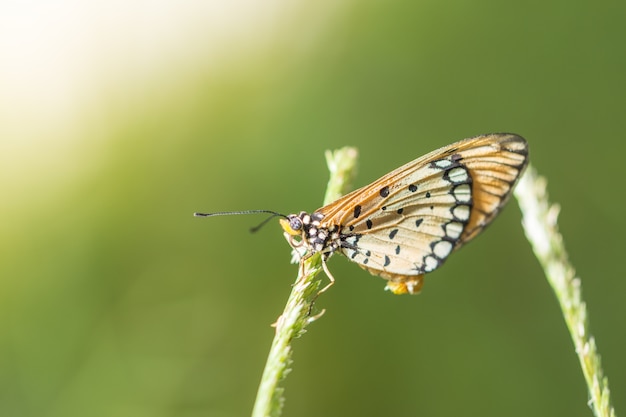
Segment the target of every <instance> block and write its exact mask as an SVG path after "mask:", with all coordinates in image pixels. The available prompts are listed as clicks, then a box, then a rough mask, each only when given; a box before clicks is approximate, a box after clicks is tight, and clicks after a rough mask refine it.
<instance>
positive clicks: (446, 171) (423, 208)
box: [316, 134, 528, 293]
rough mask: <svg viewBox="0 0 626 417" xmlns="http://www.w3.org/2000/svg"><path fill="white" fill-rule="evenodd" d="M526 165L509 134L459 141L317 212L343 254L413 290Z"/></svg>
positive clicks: (521, 147) (485, 216)
mask: <svg viewBox="0 0 626 417" xmlns="http://www.w3.org/2000/svg"><path fill="white" fill-rule="evenodd" d="M527 163H528V145H527V143H526V141H525V140H524V139H523V138H522V137H520V136H518V135H514V134H490V135H484V136H477V137H474V138H470V139H465V140H462V141H460V142H456V143H453V144H451V145H448V146H445V147H443V148H440V149H437V150H435V151H433V152H430V153H429V154H426V155H424V156H422V157H420V158H418V159H416V160H414V161H412V162H409V163H408V164H406V165H403V166H402V167H400V168H398V169H396V170H394V171H392V172H390V173H389V174H387V175H385V176H383V177H382V178H380V179H378V180H376V181H374V182H373V183H371V184H370V185H367V186H365V187H363V188H360V189H358V190H355V191H353V192H351V193H349V194H347V195H345V196H343V197H341V198H340V199H338V200H336V201H335V202H333V203H331V204H329V205H327V206H324V207H322V208H320V209H319V210H317V211H316V213H319V214H322V215H323V216H324V217H323V220H322V222H321V225H322V226H323V227H328V228H332V227H333V226H338V227H340V235H341V239H342V245H341V249H340V251H341V253H343V254H344V255H346V256H347V257H348V258H349V259H350V260H352V261H354V262H356V263H357V264H359V265H360V266H361V267H363V268H365V269H367V270H368V271H370V272H371V273H373V274H375V275H379V276H381V277H383V278H386V279H388V280H389V283H388V285H387V286H388V288H390V289H391V290H392V291H393V292H394V293H406V292H410V293H416V292H419V289H420V287H421V285H422V275H423V274H424V273H426V272H430V271H432V270H434V269H436V268H438V267H439V266H441V264H442V263H443V262H444V261H445V259H446V258H447V257H448V255H449V254H450V253H451V252H452V251H453V250H455V249H457V248H459V247H460V246H462V245H463V244H464V243H466V242H468V241H469V240H471V239H473V238H474V237H475V236H476V235H477V234H478V233H480V231H481V230H483V229H484V228H485V227H486V226H487V225H488V224H489V223H491V221H492V220H493V219H494V218H495V216H496V215H497V214H498V213H499V211H500V210H501V209H502V207H503V205H504V204H505V203H506V201H507V200H508V198H509V197H510V194H511V190H512V189H513V187H514V185H515V183H516V181H517V180H518V178H519V177H520V175H521V173H522V172H523V170H524V168H525V167H526V165H527Z"/></svg>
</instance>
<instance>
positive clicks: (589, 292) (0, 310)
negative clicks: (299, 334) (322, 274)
mask: <svg viewBox="0 0 626 417" xmlns="http://www.w3.org/2000/svg"><path fill="white" fill-rule="evenodd" d="M25 3H26V2H25ZM27 3H28V4H24V5H18V4H17V2H7V3H6V4H3V5H2V6H0V16H1V17H0V28H1V29H0V54H1V55H0V163H1V166H0V175H1V176H0V186H1V189H2V197H1V201H0V216H1V218H2V221H1V222H0V236H1V239H0V244H1V248H0V415H1V416H7V417H9V416H16V417H18V416H33V417H53V416H54V417H61V416H62V417H70V416H81V417H84V416H94V417H100V416H121V417H124V416H128V417H131V416H132V417H141V416H151V417H156V416H173V417H174V416H175V417H196V416H216V417H230V416H245V415H249V413H250V411H251V409H252V404H253V401H254V398H255V394H256V389H257V385H258V382H259V380H260V376H261V372H262V369H263V365H264V362H265V359H266V355H267V352H268V349H269V346H270V343H271V340H272V337H273V330H272V328H271V327H270V324H271V323H272V322H273V321H274V320H275V319H276V318H277V317H278V315H279V314H280V312H281V311H282V308H283V305H284V302H285V300H286V298H287V295H288V294H289V291H290V285H291V283H292V280H293V278H294V277H295V274H296V266H294V265H291V264H290V263H289V258H290V249H289V247H288V245H287V244H286V242H285V241H284V239H283V237H282V234H281V231H280V228H279V226H278V224H277V222H274V223H271V224H270V225H268V226H266V227H265V228H264V229H263V230H261V231H260V232H259V233H257V234H254V235H251V234H250V233H249V232H248V229H249V227H250V226H253V225H255V224H257V223H258V222H260V221H261V220H263V217H222V218H213V219H198V218H194V217H192V213H193V212H194V211H220V210H240V209H271V210H277V211H280V212H283V213H291V212H297V211H300V210H307V211H311V210H314V209H316V208H318V207H319V206H320V205H321V201H322V197H323V192H324V189H325V185H326V181H327V176H328V175H327V171H326V167H325V162H324V156H323V153H324V151H325V150H326V149H334V148H338V147H341V146H344V145H354V146H357V147H358V148H359V150H360V153H361V157H360V167H359V176H358V179H357V183H356V184H355V186H361V185H365V184H367V183H369V182H371V181H372V180H374V179H376V178H378V177H379V176H381V175H383V174H385V173H386V172H388V171H390V170H392V169H394V168H396V167H398V166H400V165H401V164H403V163H405V162H407V161H409V160H412V159H414V158H416V157H418V156H420V155H422V154H424V153H426V152H428V151H431V150H433V149H435V148H437V147H440V146H443V145H446V144H448V143H451V142H453V141H456V140H459V139H462V138H464V137H469V136H474V135H477V134H481V133H489V132H502V131H505V132H515V133H519V134H521V135H523V136H524V137H526V138H527V139H528V141H529V143H530V149H531V159H532V163H533V164H534V165H535V167H536V168H537V169H538V170H539V172H540V173H541V174H543V175H545V176H547V178H548V180H549V192H550V194H551V198H552V200H554V201H556V202H559V203H560V204H561V206H562V213H561V217H560V226H561V231H562V233H563V235H564V236H565V239H566V245H567V248H568V250H569V252H570V256H571V260H572V262H573V263H574V265H575V266H576V268H577V271H578V273H579V275H580V276H581V278H582V282H583V295H584V297H585V300H586V301H587V304H588V309H589V311H590V317H591V330H592V332H593V334H594V335H595V337H596V339H597V343H598V346H599V349H600V353H601V354H602V359H603V364H604V369H605V372H606V373H607V375H608V377H609V380H610V386H611V388H612V394H613V400H614V403H615V406H616V409H617V412H618V414H619V413H620V412H621V413H623V412H624V410H626V400H625V399H624V395H623V393H624V391H625V389H626V361H625V360H624V357H623V356H624V355H623V354H624V351H626V326H625V325H624V322H625V319H626V303H625V302H624V294H625V293H626V280H624V279H623V277H622V268H621V267H620V266H619V265H620V263H619V260H620V259H621V257H622V256H624V255H623V254H622V250H623V249H624V240H623V236H624V233H625V232H626V220H625V219H624V215H623V207H624V206H623V205H624V204H625V202H626V197H625V195H624V188H625V187H624V185H623V183H621V182H620V181H621V179H620V178H622V177H623V171H622V169H623V167H624V161H623V156H622V155H623V153H624V151H625V150H626V143H625V141H624V137H623V135H624V132H625V131H626V129H625V127H626V116H625V114H626V113H625V110H626V51H625V49H624V40H625V39H626V25H625V24H624V22H625V18H626V3H623V2H616V1H613V2H611V1H599V2H593V3H592V2H566V1H551V2H545V1H527V2H518V3H514V2H501V1H494V0H483V1H474V2H467V1H450V2H434V1H420V2H411V1H389V2H380V1H347V0H346V1H341V2H333V1H321V2H305V1H300V2H288V1H281V0H276V1H273V2H252V1H249V0H248V1H243V0H238V1H233V2H193V1H189V2H173V1H161V2H147V1H143V2H133V4H132V5H128V4H126V3H122V2H121V1H120V0H117V1H113V2H106V3H102V4H87V3H85V4H83V3H80V2H72V1H67V2H65V3H63V2H60V3H59V2H55V3H54V5H52V3H50V4H48V3H45V2H27ZM330 268H331V270H332V271H333V273H334V275H335V277H336V278H337V284H336V285H335V286H334V287H333V288H332V290H331V291H329V292H327V293H325V294H324V295H323V297H321V298H320V299H319V300H318V302H317V306H318V307H319V308H325V309H326V314H325V315H324V317H323V318H322V319H320V320H319V321H318V322H316V323H314V324H313V325H312V326H311V327H309V330H308V333H307V334H306V336H305V337H303V338H301V339H300V340H297V341H296V342H295V355H294V361H295V362H294V370H293V372H292V373H291V374H290V375H289V377H288V379H287V380H286V383H285V387H286V397H287V402H286V406H285V410H284V415H285V416H302V417H306V416H412V415H428V416H451V415H470V416H471V415H481V416H503V415H505V416H529V415H541V416H553V415H557V416H565V415H567V416H581V417H582V416H590V415H591V410H590V409H589V408H588V407H587V404H586V402H587V392H586V386H585V384H584V381H583V377H582V373H581V371H580V369H579V366H578V361H577V357H576V355H575V352H574V348H573V344H572V342H571V341H570V339H569V335H568V333H567V331H566V328H565V324H564V321H563V318H562V316H561V315H560V312H559V308H558V306H557V303H556V300H555V297H554V296H553V294H552V292H551V289H550V288H549V286H548V284H547V283H546V281H545V279H544V278H543V275H542V271H541V270H540V268H539V266H538V263H537V261H536V260H535V258H534V257H533V255H532V253H531V250H530V248H529V245H528V243H527V242H526V240H525V239H524V236H523V232H522V230H521V228H520V213H519V209H518V208H517V207H516V203H515V201H511V204H510V205H509V207H508V208H507V209H506V210H505V211H504V212H503V213H502V215H501V216H500V218H499V219H498V220H497V221H496V222H495V224H494V225H493V226H492V227H491V228H489V229H488V231H487V232H486V233H485V234H484V235H482V236H481V237H480V238H479V239H477V240H476V241H475V242H473V243H472V244H470V245H468V246H467V247H466V248H464V249H463V250H462V251H460V252H459V253H458V254H456V255H455V256H454V257H452V259H451V260H450V261H449V262H448V263H447V264H446V265H445V267H444V268H442V269H441V270H438V271H436V272H434V273H433V274H430V275H428V276H427V279H426V284H425V288H424V291H423V293H422V294H421V295H419V296H416V297H409V296H403V297H398V296H393V295H391V294H390V293H388V292H385V291H383V287H384V281H383V280H381V279H379V278H376V277H372V276H370V275H369V274H368V273H367V272H365V271H363V270H361V269H360V268H358V267H356V266H355V265H354V264H351V263H350V262H348V261H347V260H345V259H343V258H341V257H336V258H333V259H332V262H330Z"/></svg>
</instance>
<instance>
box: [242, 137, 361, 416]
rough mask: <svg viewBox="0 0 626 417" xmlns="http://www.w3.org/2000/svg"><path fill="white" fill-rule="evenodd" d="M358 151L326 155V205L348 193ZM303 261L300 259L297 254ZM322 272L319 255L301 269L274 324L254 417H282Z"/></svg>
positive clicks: (328, 152)
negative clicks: (296, 350)
mask: <svg viewBox="0 0 626 417" xmlns="http://www.w3.org/2000/svg"><path fill="white" fill-rule="evenodd" d="M357 155H358V154H357V151H356V149H354V148H349V147H346V148H342V149H338V150H336V151H334V152H330V151H327V152H326V162H327V164H328V169H329V170H330V180H329V182H328V187H327V189H326V196H325V198H324V205H326V204H329V203H331V202H333V201H335V200H336V199H338V198H339V197H341V196H342V195H343V194H345V193H346V192H347V191H348V187H349V186H350V183H351V181H352V178H353V176H354V172H355V166H356V159H357ZM296 256H297V257H298V259H299V255H298V254H296ZM321 269H322V263H321V257H320V255H319V254H316V255H314V256H311V257H309V258H307V259H306V260H305V261H304V262H302V266H300V267H299V268H298V277H297V278H296V282H295V284H294V286H293V288H292V290H291V294H290V295H289V298H288V299H287V304H286V305H285V309H284V311H283V313H282V314H281V315H280V317H278V320H276V323H275V324H274V326H275V328H276V334H275V336H274V340H273V342H272V347H271V348H270V352H269V355H268V357H267V362H266V364H265V369H264V370H263V376H262V377H261V384H260V385H259V390H258V392H257V397H256V401H255V403H254V408H253V410H252V417H278V416H280V414H281V412H282V407H283V403H284V397H283V391H284V389H283V388H282V387H281V386H280V382H281V381H282V380H283V379H284V378H285V376H286V374H287V373H288V372H289V370H290V366H291V354H292V347H291V342H292V341H293V339H295V338H296V337H298V336H300V335H302V334H303V333H304V329H305V327H306V326H307V325H308V324H309V323H311V322H313V321H315V319H317V318H318V317H319V316H320V315H321V314H322V313H323V310H322V312H321V313H319V314H317V315H311V313H312V310H313V302H314V301H315V299H316V298H317V294H318V291H319V289H320V288H323V287H322V282H323V280H324V277H320V278H316V276H317V274H318V273H319V272H320V271H321Z"/></svg>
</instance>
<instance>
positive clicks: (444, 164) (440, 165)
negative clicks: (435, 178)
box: [433, 159, 452, 169]
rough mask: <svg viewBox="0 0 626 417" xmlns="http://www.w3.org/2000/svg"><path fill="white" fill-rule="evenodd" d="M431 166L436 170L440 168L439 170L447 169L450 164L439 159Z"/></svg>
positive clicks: (445, 160)
mask: <svg viewBox="0 0 626 417" xmlns="http://www.w3.org/2000/svg"><path fill="white" fill-rule="evenodd" d="M433 164H434V165H435V166H436V167H437V168H441V169H446V168H448V167H449V166H450V165H452V162H451V161H449V160H447V159H441V160H439V161H435V162H433Z"/></svg>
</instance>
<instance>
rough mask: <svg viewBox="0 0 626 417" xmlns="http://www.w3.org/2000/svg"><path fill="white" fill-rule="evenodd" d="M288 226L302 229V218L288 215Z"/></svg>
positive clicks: (295, 229) (297, 229)
mask: <svg viewBox="0 0 626 417" xmlns="http://www.w3.org/2000/svg"><path fill="white" fill-rule="evenodd" d="M289 227H291V229H292V230H294V231H299V230H300V229H302V220H300V217H297V216H289Z"/></svg>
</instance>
